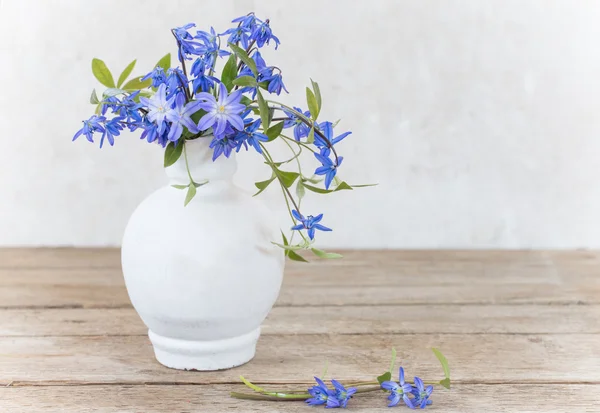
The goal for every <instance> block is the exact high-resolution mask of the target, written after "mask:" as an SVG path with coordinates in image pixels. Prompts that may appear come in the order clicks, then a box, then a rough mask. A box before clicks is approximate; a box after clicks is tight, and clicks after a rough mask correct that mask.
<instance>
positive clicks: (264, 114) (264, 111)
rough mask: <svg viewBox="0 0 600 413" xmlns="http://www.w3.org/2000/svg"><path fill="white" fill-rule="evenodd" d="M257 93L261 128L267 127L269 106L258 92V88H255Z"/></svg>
mask: <svg viewBox="0 0 600 413" xmlns="http://www.w3.org/2000/svg"><path fill="white" fill-rule="evenodd" d="M257 92H258V94H257V96H258V108H259V109H260V120H261V121H262V127H263V129H269V106H268V105H267V102H266V101H265V99H264V98H263V96H262V93H260V90H257Z"/></svg>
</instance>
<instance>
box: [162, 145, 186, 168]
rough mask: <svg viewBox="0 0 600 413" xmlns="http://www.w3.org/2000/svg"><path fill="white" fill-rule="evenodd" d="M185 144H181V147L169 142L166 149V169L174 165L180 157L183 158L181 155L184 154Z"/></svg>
mask: <svg viewBox="0 0 600 413" xmlns="http://www.w3.org/2000/svg"><path fill="white" fill-rule="evenodd" d="M183 145H185V143H184V142H179V145H177V146H175V143H173V142H169V144H168V145H167V148H166V149H165V162H164V166H165V168H167V167H169V166H171V165H173V164H174V163H175V162H177V160H178V159H179V157H181V153H182V152H183Z"/></svg>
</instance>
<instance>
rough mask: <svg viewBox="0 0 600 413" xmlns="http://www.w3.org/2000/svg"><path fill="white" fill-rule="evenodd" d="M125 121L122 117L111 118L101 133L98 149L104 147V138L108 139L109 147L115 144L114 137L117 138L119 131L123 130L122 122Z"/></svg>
mask: <svg viewBox="0 0 600 413" xmlns="http://www.w3.org/2000/svg"><path fill="white" fill-rule="evenodd" d="M124 120H125V118H124V117H121V116H119V117H116V118H112V119H111V120H109V121H108V122H106V123H105V124H104V132H103V133H102V138H100V147H101V148H102V145H104V138H107V139H108V143H109V144H110V146H113V145H114V144H115V136H119V135H120V134H121V131H122V130H123V124H122V123H121V122H123V121H124Z"/></svg>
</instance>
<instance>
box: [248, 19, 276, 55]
mask: <svg viewBox="0 0 600 413" xmlns="http://www.w3.org/2000/svg"><path fill="white" fill-rule="evenodd" d="M250 40H255V41H256V45H257V46H258V47H263V46H264V45H265V44H269V42H270V41H271V40H273V41H274V42H275V50H277V47H279V39H278V38H277V36H275V35H274V34H273V31H272V30H271V26H269V20H267V21H264V22H261V23H260V24H257V25H256V26H255V27H254V29H253V30H252V33H251V34H250Z"/></svg>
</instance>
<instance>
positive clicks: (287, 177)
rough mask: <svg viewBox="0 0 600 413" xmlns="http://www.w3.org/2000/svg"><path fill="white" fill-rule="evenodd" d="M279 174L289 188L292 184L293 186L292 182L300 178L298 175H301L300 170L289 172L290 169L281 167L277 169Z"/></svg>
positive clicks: (282, 181)
mask: <svg viewBox="0 0 600 413" xmlns="http://www.w3.org/2000/svg"><path fill="white" fill-rule="evenodd" d="M277 176H278V178H279V180H280V181H281V183H282V184H283V185H284V186H285V187H286V188H289V187H290V186H292V184H293V183H294V181H295V180H296V178H298V176H300V174H299V173H298V172H288V171H282V170H281V169H277Z"/></svg>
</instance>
